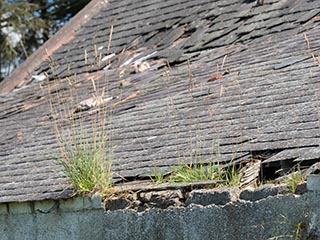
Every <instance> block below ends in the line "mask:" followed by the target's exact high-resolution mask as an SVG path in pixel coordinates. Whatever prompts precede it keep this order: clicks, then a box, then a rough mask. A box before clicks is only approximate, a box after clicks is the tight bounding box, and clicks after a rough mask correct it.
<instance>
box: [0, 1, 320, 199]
mask: <svg viewBox="0 0 320 240" xmlns="http://www.w3.org/2000/svg"><path fill="white" fill-rule="evenodd" d="M265 2H266V3H265V5H263V6H257V5H256V1H235V0H221V1H209V0H207V1H205V0H204V1H192V0H184V1H182V0H181V1H179V0H167V1H156V0H153V1H133V0H126V1H109V3H108V4H106V5H105V6H104V7H103V8H101V10H100V11H99V12H98V13H97V14H96V15H95V16H93V17H92V18H91V19H90V20H89V21H87V22H86V23H85V24H84V25H83V26H82V27H81V28H80V29H79V30H78V31H77V32H76V34H75V36H74V38H73V39H71V40H70V41H68V42H67V43H66V44H64V45H62V46H61V47H60V48H58V49H57V51H55V52H54V53H53V54H52V56H51V58H52V59H53V60H54V62H52V63H49V62H48V61H44V62H43V63H42V64H41V66H38V68H37V69H36V70H34V71H33V72H32V73H31V74H32V75H39V74H41V73H43V72H47V73H48V74H49V77H50V81H48V80H46V81H44V82H40V83H39V82H35V81H34V82H31V83H30V84H29V85H26V86H24V85H23V84H21V85H22V87H21V88H18V89H16V90H14V91H12V92H11V93H7V94H3V95H1V96H0V103H1V104H0V126H1V131H0V162H1V164H0V202H11V201H27V200H41V199H47V198H59V197H68V196H70V193H71V190H69V189H68V182H67V179H66V178H64V177H63V175H62V173H61V171H60V170H59V169H60V167H59V166H58V164H57V162H56V161H55V157H56V156H57V154H58V152H59V151H58V145H57V143H56V138H55V135H54V131H53V127H52V123H51V120H50V107H49V105H48V98H49V97H48V96H53V97H54V99H55V103H54V106H55V108H57V109H60V110H61V111H62V109H63V104H59V102H60V103H61V102H64V101H66V102H68V101H69V99H68V94H69V95H70V87H69V86H68V81H66V80H62V79H64V78H65V77H69V78H70V79H72V78H73V76H74V74H77V77H76V79H77V80H76V88H77V92H78V94H79V98H78V99H77V101H78V103H80V102H81V101H82V100H85V99H88V98H90V97H92V95H91V94H92V92H93V86H92V81H91V79H93V80H94V81H95V85H96V86H97V88H98V90H99V91H100V92H101V91H102V89H103V88H105V89H106V94H107V95H108V96H112V97H113V99H112V100H111V101H109V102H108V103H106V104H105V105H104V108H105V109H106V111H107V112H109V110H110V109H112V113H111V115H112V118H111V119H112V124H111V128H110V130H109V132H108V134H109V138H110V139H111V141H110V145H112V149H113V154H112V157H113V159H114V160H113V170H114V173H115V174H114V176H115V181H116V180H117V179H119V176H121V177H123V178H127V179H132V178H144V177H145V178H147V177H148V176H150V175H151V174H152V172H153V170H154V168H155V167H157V168H158V169H159V170H163V171H169V170H170V169H171V168H172V167H173V166H177V165H178V164H179V163H180V162H190V160H191V159H193V160H196V161H203V162H206V161H220V162H225V163H228V162H230V161H231V160H234V161H236V160H239V159H244V158H249V157H250V156H253V157H259V156H261V155H264V156H265V157H264V158H263V159H265V160H264V161H266V162H272V163H277V164H278V166H279V167H280V163H279V161H287V160H288V161H290V162H291V165H292V166H293V165H294V164H295V163H296V162H294V161H304V160H308V161H311V162H314V161H318V160H319V159H320V151H319V142H320V130H319V127H320V115H319V111H320V110H319V105H320V100H319V91H320V82H319V70H320V68H319V65H318V62H317V59H316V58H317V57H318V51H319V48H320V41H319V38H318V36H319V33H320V30H319V18H317V17H316V16H317V15H318V14H319V12H320V2H319V1H308V4H305V2H302V1H290V2H288V1H284V0H283V1H271V0H266V1H265ZM111 26H113V33H112V41H111V45H110V46H111V47H110V49H109V50H108V42H109V35H110V29H111ZM304 34H305V35H304ZM113 53H114V54H115V57H113V58H111V59H110V66H108V69H107V70H106V69H104V68H105V67H106V66H107V64H109V62H108V61H107V62H100V60H101V58H103V57H105V56H109V55H111V54H113ZM312 54H313V55H314V57H313V56H312ZM130 59H131V61H129V60H130ZM138 59H144V61H147V62H148V64H149V65H150V66H151V68H150V69H149V70H147V71H144V72H141V73H135V71H134V68H133V67H132V65H133V63H134V61H136V60H138ZM187 60H189V61H190V68H189V67H188V62H187ZM223 64H224V66H223V69H221V68H222V65H223ZM50 65H51V67H50ZM52 67H53V68H52ZM52 69H54V72H52ZM217 73H225V74H224V75H223V76H222V77H219V78H217V79H214V80H213V81H209V82H208V80H209V79H210V78H212V77H211V76H212V75H213V74H217ZM190 74H192V78H191V77H190ZM57 79H60V80H57ZM48 92H51V93H50V94H48ZM56 94H59V96H56ZM56 97H57V98H56ZM58 100H59V101H58ZM80 114H81V115H83V116H84V117H85V119H88V118H90V116H92V114H91V115H90V111H85V112H82V113H80ZM55 117H57V119H59V115H57V116H55ZM86 121H87V120H84V122H86ZM62 122H65V124H67V125H68V119H67V118H65V119H63V120H62ZM84 126H85V128H87V130H88V131H90V126H89V125H86V124H84Z"/></svg>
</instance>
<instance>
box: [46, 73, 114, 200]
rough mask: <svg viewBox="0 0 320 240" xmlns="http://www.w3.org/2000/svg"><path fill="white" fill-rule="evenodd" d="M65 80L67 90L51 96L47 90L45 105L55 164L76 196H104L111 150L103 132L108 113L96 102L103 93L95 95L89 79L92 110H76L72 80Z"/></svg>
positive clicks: (107, 191)
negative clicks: (55, 149)
mask: <svg viewBox="0 0 320 240" xmlns="http://www.w3.org/2000/svg"><path fill="white" fill-rule="evenodd" d="M74 78H75V77H74ZM61 81H63V80H60V83H57V85H58V84H61ZM65 81H67V83H68V86H69V89H68V90H66V91H65V92H63V93H62V92H60V91H53V92H54V94H55V95H54V96H52V95H50V94H51V89H50V87H49V106H50V112H51V118H52V119H53V128H54V134H55V137H56V139H57V143H58V154H59V156H58V157H57V161H58V162H59V163H60V164H61V165H62V166H63V170H62V172H63V174H64V175H65V176H66V177H67V178H68V180H69V182H70V184H71V185H72V187H73V188H74V189H75V193H76V194H80V195H86V194H95V193H99V194H100V195H101V196H103V197H105V196H108V195H109V194H110V190H111V187H112V177H111V175H112V172H111V165H112V159H111V148H110V146H109V145H108V142H107V140H108V134H107V133H108V130H107V129H106V126H107V125H109V123H108V122H107V120H108V114H107V112H106V110H105V108H104V107H103V105H101V106H100V105H99V104H98V103H97V102H98V101H102V100H103V99H104V90H102V92H99V91H98V90H97V88H96V86H95V83H94V81H93V80H92V85H93V90H94V92H93V94H92V96H93V97H92V98H90V99H91V100H92V101H96V105H95V106H94V107H93V109H92V111H89V110H91V109H90V108H89V110H79V102H80V100H79V98H80V96H79V95H78V92H77V87H76V80H75V79H69V78H68V79H66V80H65ZM90 99H89V100H90ZM80 103H81V102H80ZM80 105H81V104H80Z"/></svg>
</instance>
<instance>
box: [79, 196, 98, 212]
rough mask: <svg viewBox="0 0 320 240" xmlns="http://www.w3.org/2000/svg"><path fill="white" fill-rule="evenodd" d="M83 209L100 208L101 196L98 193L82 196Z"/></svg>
mask: <svg viewBox="0 0 320 240" xmlns="http://www.w3.org/2000/svg"><path fill="white" fill-rule="evenodd" d="M83 208H84V209H100V208H102V198H101V196H99V195H95V196H93V197H91V198H90V197H85V198H83Z"/></svg>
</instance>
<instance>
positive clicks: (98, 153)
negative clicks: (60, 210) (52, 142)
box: [58, 132, 112, 196]
mask: <svg viewBox="0 0 320 240" xmlns="http://www.w3.org/2000/svg"><path fill="white" fill-rule="evenodd" d="M92 134H93V135H95V136H93V137H91V138H89V140H88V139H84V138H82V136H83V134H82V133H81V134H80V135H75V136H73V137H72V138H73V142H72V143H71V144H70V142H66V141H65V140H62V141H61V143H60V152H61V157H60V158H58V162H59V163H60V164H61V165H62V166H63V173H64V175H65V176H67V177H68V179H69V181H70V183H71V185H72V186H73V187H74V188H75V189H76V191H77V193H78V194H93V193H99V194H100V195H102V196H106V195H108V192H109V190H110V187H111V186H112V182H111V163H112V160H111V158H108V157H107V156H106V154H107V153H106V152H107V151H108V149H107V143H106V140H105V138H106V136H104V135H101V136H99V133H97V132H93V133H92ZM79 136H80V137H79Z"/></svg>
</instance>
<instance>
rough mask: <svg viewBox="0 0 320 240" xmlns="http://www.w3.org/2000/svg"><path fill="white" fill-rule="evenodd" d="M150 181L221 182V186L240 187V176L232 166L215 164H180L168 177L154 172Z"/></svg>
mask: <svg viewBox="0 0 320 240" xmlns="http://www.w3.org/2000/svg"><path fill="white" fill-rule="evenodd" d="M153 175H154V177H152V178H151V179H152V180H153V181H154V182H156V183H163V182H195V181H200V180H222V181H224V183H222V184H221V185H222V186H240V180H241V174H240V173H239V171H238V170H237V169H236V167H235V166H234V165H232V166H229V167H225V168H223V167H221V166H220V165H219V164H216V163H209V164H203V163H200V164H192V163H191V164H182V165H180V166H178V168H177V169H174V170H173V171H172V172H171V174H170V175H168V176H164V175H161V173H159V172H156V173H154V174H153Z"/></svg>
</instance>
